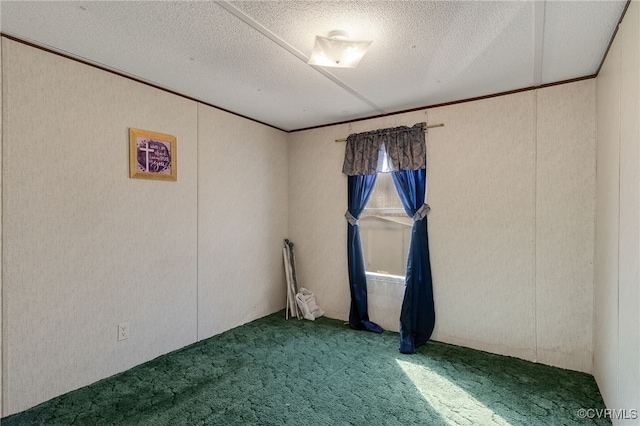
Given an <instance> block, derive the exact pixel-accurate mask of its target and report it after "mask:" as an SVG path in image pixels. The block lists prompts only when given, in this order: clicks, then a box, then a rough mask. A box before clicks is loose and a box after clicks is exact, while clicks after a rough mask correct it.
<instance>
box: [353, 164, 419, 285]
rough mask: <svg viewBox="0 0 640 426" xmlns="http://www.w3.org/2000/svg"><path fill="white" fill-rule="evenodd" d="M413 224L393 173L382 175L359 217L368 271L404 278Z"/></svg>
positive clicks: (379, 174) (379, 176) (380, 174)
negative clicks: (403, 203)
mask: <svg viewBox="0 0 640 426" xmlns="http://www.w3.org/2000/svg"><path fill="white" fill-rule="evenodd" d="M412 225H413V221H412V219H411V218H409V217H407V214H406V213H405V211H404V208H403V207H402V203H401V202H400V198H399V197H398V193H397V192H396V188H395V185H394V184H393V179H392V178H391V173H382V172H379V173H378V179H377V180H376V186H375V188H374V190H373V194H372V195H371V199H370V200H369V203H368V204H367V207H366V208H365V209H364V211H363V212H362V215H361V217H360V235H361V238H362V248H363V250H364V261H365V267H366V270H367V272H373V273H378V274H385V275H397V276H401V277H404V276H405V272H406V267H407V254H408V250H409V243H410V241H411V227H412Z"/></svg>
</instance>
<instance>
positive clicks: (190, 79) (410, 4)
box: [0, 0, 626, 130]
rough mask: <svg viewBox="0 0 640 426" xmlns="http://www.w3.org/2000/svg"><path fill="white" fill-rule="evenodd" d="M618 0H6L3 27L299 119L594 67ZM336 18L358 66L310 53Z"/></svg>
mask: <svg viewBox="0 0 640 426" xmlns="http://www.w3.org/2000/svg"><path fill="white" fill-rule="evenodd" d="M625 4H626V0H619V1H614V0H606V1H592V0H589V1H549V0H548V1H346V2H337V1H328V2H323V1H281V2H280V1H231V2H211V1H178V2H172V1H152V2H145V1H7V0H2V1H1V2H0V31H1V32H2V33H3V34H5V35H8V36H12V37H15V38H19V39H21V40H24V41H28V42H30V43H33V44H35V45H39V46H42V47H45V48H48V49H51V50H53V51H57V52H61V53H64V54H66V55H68V56H71V57H76V58H80V59H82V60H84V61H86V62H90V63H93V64H98V65H100V66H102V67H104V68H107V69H111V70H116V71H118V72H119V73H121V74H125V75H128V76H132V77H134V78H136V79H139V80H142V81H146V82H150V83H152V84H154V85H156V86H159V87H163V88H166V89H169V90H171V91H174V92H178V93H181V94H183V95H186V96H189V97H191V98H194V99H197V100H200V101H203V102H205V103H208V104H211V105H215V106H218V107H220V108H224V109H226V110H229V111H232V112H235V113H237V114H240V115H243V116H246V117H249V118H252V119H255V120H258V121H261V122H263V123H266V124H269V125H271V126H274V127H277V128H280V129H283V130H295V129H301V128H307V127H313V126H318V125H324V124H330V123H336V122H341V121H347V120H353V119H358V118H363V117H370V116H375V115H380V114H386V113H393V112H397V111H402V110H407V109H413V108H419V107H423V106H429V105H436V104H440V103H446V102H453V101H457V100H463V99H469V98H474V97H479V96H485V95H491V94H495V93H501V92H506V91H510V90H517V89H523V88H528V87H532V86H539V85H543V84H548V83H555V82H558V81H564V80H569V79H573V78H580V77H586V76H591V75H594V74H595V73H596V72H597V70H598V67H599V65H600V63H601V61H602V59H603V56H604V54H605V52H606V49H607V46H608V45H609V42H610V40H611V37H612V35H613V34H614V32H615V29H616V27H617V24H618V21H619V20H620V17H621V15H622V13H623V10H624V7H625ZM337 29H339V30H344V31H347V32H348V33H349V35H350V36H351V38H353V39H360V40H373V44H372V45H371V48H370V50H369V52H368V53H367V54H366V55H365V57H364V58H363V59H362V62H361V63H360V65H359V66H358V67H357V68H355V69H339V68H322V67H315V66H310V65H307V64H306V60H307V58H308V57H309V55H310V54H311V49H312V48H313V44H314V39H315V36H316V35H326V34H327V33H328V32H329V31H331V30H337Z"/></svg>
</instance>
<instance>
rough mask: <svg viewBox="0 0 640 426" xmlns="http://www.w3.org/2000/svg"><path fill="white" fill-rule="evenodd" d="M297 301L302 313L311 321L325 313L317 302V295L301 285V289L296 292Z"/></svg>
mask: <svg viewBox="0 0 640 426" xmlns="http://www.w3.org/2000/svg"><path fill="white" fill-rule="evenodd" d="M296 302H297V304H298V308H300V311H301V312H302V315H303V316H304V317H305V319H308V320H309V321H313V320H315V319H316V318H320V317H321V316H323V315H324V311H323V310H322V309H320V307H319V306H318V305H317V304H316V296H315V295H314V294H313V293H312V292H311V291H309V290H307V289H306V288H304V287H300V291H299V292H298V294H296Z"/></svg>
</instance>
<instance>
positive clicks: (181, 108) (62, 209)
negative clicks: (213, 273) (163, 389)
mask: <svg viewBox="0 0 640 426" xmlns="http://www.w3.org/2000/svg"><path fill="white" fill-rule="evenodd" d="M3 43H4V45H3V52H4V55H5V56H4V61H3V68H4V75H3V79H4V85H5V89H6V90H5V97H4V101H5V106H6V109H5V110H4V130H5V135H4V136H5V137H4V140H3V144H4V145H3V149H4V155H5V158H4V160H5V163H4V168H3V176H4V182H3V189H4V193H3V197H4V206H3V220H4V241H3V248H4V252H3V268H4V303H5V305H4V312H3V314H4V325H5V345H4V356H5V371H4V379H5V394H4V399H5V400H4V403H5V414H9V413H13V412H16V411H19V410H23V409H25V408H28V407H30V406H32V405H34V404H36V403H39V402H42V401H44V400H46V399H49V398H51V397H53V396H56V395H59V394H61V393H64V392H66V391H69V390H71V389H74V388H78V387H80V386H83V385H86V384H88V383H91V382H94V381H96V380H98V379H101V378H104V377H107V376H109V375H111V374H114V373H117V372H120V371H123V370H125V369H127V368H130V367H132V366H134V365H136V364H139V363H141V362H144V361H147V360H149V359H151V358H154V357H156V356H158V355H160V354H163V353H166V352H169V351H171V350H174V349H177V348H180V347H182V346H185V345H187V344H189V343H192V342H194V341H195V340H196V320H197V318H196V309H195V308H196V284H197V283H196V244H195V241H196V237H197V234H196V233H197V228H196V226H197V215H196V208H197V198H196V183H197V181H196V179H197V163H196V150H197V146H196V142H197V132H196V129H197V128H196V119H197V115H196V114H197V111H196V104H195V103H194V102H191V101H188V100H185V99H183V98H179V97H177V96H174V95H170V94H168V93H165V92H162V91H159V90H156V89H153V88H150V87H148V86H145V85H142V84H139V83H135V82H133V81H130V80H127V79H123V78H121V77H118V76H116V75H113V74H110V73H107V72H104V71H100V70H97V69H95V68H92V67H89V66H86V65H82V64H79V63H76V62H73V61H69V60H67V59H64V58H61V57H58V56H55V55H51V54H48V53H45V52H43V51H40V50H37V49H33V48H29V47H26V46H24V45H21V44H18V43H15V42H12V41H10V40H6V39H4V40H3ZM129 127H135V128H140V129H145V130H153V131H157V132H161V133H168V134H171V135H175V136H176V137H177V140H178V181H177V182H160V181H150V180H140V179H130V178H129V176H128V173H129V171H128V164H129V155H128V128H129ZM124 322H128V323H129V324H130V333H131V335H130V337H129V339H128V340H126V341H121V342H119V341H117V339H116V337H117V325H118V324H119V323H124Z"/></svg>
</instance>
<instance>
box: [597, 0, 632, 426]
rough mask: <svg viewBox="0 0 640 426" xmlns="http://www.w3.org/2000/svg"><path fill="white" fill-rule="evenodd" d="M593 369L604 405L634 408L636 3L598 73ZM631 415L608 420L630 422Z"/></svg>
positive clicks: (625, 408)
mask: <svg viewBox="0 0 640 426" xmlns="http://www.w3.org/2000/svg"><path fill="white" fill-rule="evenodd" d="M597 85H598V91H597V96H598V102H597V126H598V142H597V149H598V151H597V152H598V154H597V155H598V167H597V170H598V174H597V208H596V212H597V227H596V229H597V234H596V260H597V262H596V278H595V327H594V343H595V344H594V346H595V354H594V375H595V377H596V380H597V382H598V385H599V387H600V391H601V393H602V396H603V398H604V400H605V403H606V404H607V407H609V408H613V409H618V410H627V412H628V411H629V410H632V409H635V410H638V411H637V413H640V387H638V383H640V271H639V264H640V125H639V119H640V104H639V101H638V98H639V96H640V5H639V4H638V2H636V1H632V2H631V4H630V6H629V9H628V10H627V12H626V14H625V17H624V20H623V22H622V24H621V25H620V28H619V30H618V33H617V35H616V38H615V40H614V43H613V44H612V46H611V49H610V51H609V53H608V55H607V58H606V61H605V63H604V66H603V67H602V70H601V72H600V74H599V76H598V81H597ZM637 422H638V420H637V419H627V420H626V421H624V420H617V419H616V420H614V424H630V425H631V424H637Z"/></svg>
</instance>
